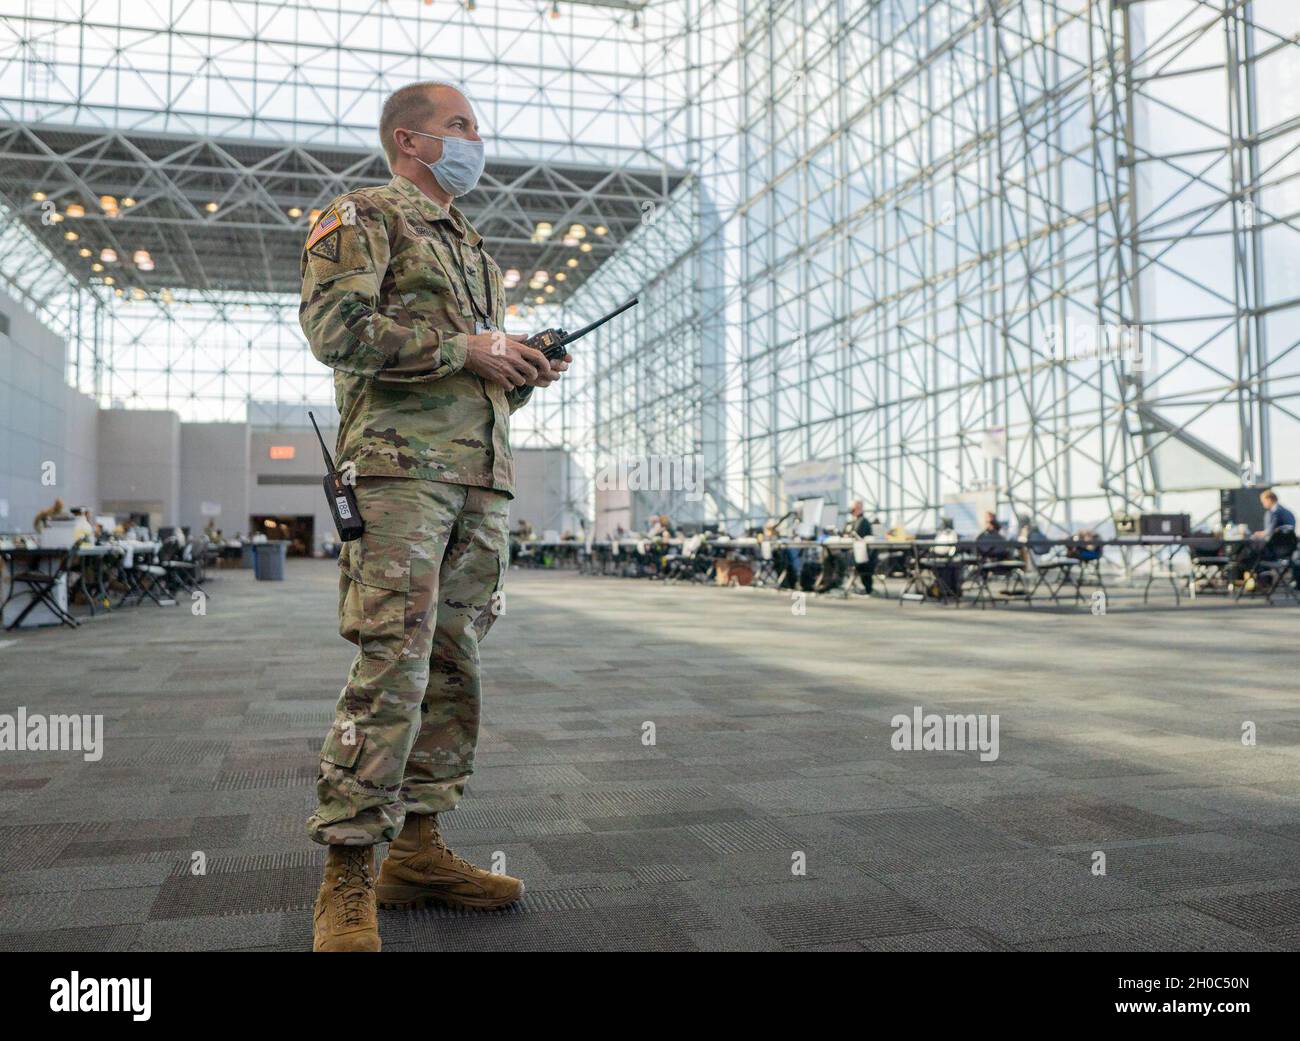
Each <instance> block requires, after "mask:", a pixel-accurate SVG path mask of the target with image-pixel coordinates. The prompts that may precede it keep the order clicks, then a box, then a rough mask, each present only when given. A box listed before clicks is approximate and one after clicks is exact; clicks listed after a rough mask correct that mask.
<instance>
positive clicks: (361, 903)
mask: <svg viewBox="0 0 1300 1041" xmlns="http://www.w3.org/2000/svg"><path fill="white" fill-rule="evenodd" d="M368 852H369V851H368V850H366V851H364V852H363V853H362V854H361V855H359V854H353V853H349V854H348V856H347V857H346V858H345V859H344V861H343V864H342V865H341V868H342V874H340V875H339V876H338V877H337V878H336V879H335V880H334V893H335V895H336V896H337V897H338V902H337V904H336V906H337V907H338V916H339V924H340V925H344V926H349V925H361V924H362V923H363V922H364V921H365V920H366V917H367V913H368V912H369V910H370V892H371V889H372V886H373V881H372V879H371V877H370V869H369V867H368V866H367V864H366V855H365V854H368Z"/></svg>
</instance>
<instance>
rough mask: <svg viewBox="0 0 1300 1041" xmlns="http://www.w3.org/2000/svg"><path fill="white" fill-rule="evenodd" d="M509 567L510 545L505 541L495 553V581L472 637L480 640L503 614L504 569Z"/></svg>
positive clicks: (504, 597)
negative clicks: (498, 616)
mask: <svg viewBox="0 0 1300 1041" xmlns="http://www.w3.org/2000/svg"><path fill="white" fill-rule="evenodd" d="M509 566H510V543H509V541H508V540H507V541H506V542H505V543H504V544H503V545H502V546H501V547H500V549H499V550H498V552H497V580H496V584H495V585H494V586H493V587H492V592H491V593H490V594H488V598H487V606H486V607H484V608H483V610H482V611H480V612H479V616H478V617H477V618H475V619H474V635H475V636H476V637H477V638H478V639H480V640H482V639H483V637H485V636H486V635H487V634H488V630H489V629H491V628H492V623H493V622H495V621H496V620H497V615H499V614H504V613H505V609H506V594H505V585H506V569H507V568H509Z"/></svg>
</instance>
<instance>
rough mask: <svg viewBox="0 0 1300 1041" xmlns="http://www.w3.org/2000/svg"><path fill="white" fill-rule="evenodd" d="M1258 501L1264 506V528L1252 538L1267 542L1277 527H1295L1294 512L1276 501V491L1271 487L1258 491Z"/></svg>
mask: <svg viewBox="0 0 1300 1041" xmlns="http://www.w3.org/2000/svg"><path fill="white" fill-rule="evenodd" d="M1259 502H1260V505H1261V506H1263V507H1264V530H1263V531H1257V532H1255V534H1254V536H1253V537H1254V538H1257V539H1263V540H1264V541H1265V542H1268V540H1269V539H1271V538H1272V537H1273V533H1274V532H1275V531H1277V530H1278V529H1279V528H1286V527H1290V528H1292V529H1294V528H1295V514H1294V513H1292V512H1291V511H1290V510H1288V509H1287V508H1286V507H1285V506H1283V505H1282V504H1281V503H1280V502H1278V501H1277V492H1275V491H1273V489H1272V488H1266V489H1265V490H1264V491H1262V492H1260V493H1259Z"/></svg>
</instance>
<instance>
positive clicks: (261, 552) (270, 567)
mask: <svg viewBox="0 0 1300 1041" xmlns="http://www.w3.org/2000/svg"><path fill="white" fill-rule="evenodd" d="M288 552H289V543H288V542H286V541H284V540H283V539H280V540H276V541H271V542H259V543H257V544H255V545H254V546H253V576H254V577H255V578H256V579H257V580H258V581H259V582H283V581H284V558H285V556H286V555H287V554H288Z"/></svg>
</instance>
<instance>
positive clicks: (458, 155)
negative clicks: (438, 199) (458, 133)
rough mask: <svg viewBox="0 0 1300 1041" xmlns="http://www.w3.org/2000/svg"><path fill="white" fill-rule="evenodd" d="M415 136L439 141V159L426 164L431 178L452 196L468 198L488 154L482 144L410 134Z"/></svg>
mask: <svg viewBox="0 0 1300 1041" xmlns="http://www.w3.org/2000/svg"><path fill="white" fill-rule="evenodd" d="M409 133H412V134H415V135H417V136H418V137H432V138H434V139H436V140H438V141H441V142H442V158H441V159H439V160H438V161H437V162H436V163H425V164H424V165H425V166H427V167H428V168H429V172H430V173H431V174H433V176H434V179H435V180H436V181H437V182H438V183H439V184H440V185H442V187H443V190H444V191H448V192H450V193H451V194H452V196H453V197H454V196H459V195H468V194H469V193H470V192H472V191H473V190H474V186H475V185H476V184H478V179H479V178H480V177H482V176H483V167H484V166H486V165H487V154H486V153H485V151H484V149H483V142H482V141H470V140H469V139H468V138H464V137H439V136H438V135H437V134H422V133H420V131H418V130H412V131H409Z"/></svg>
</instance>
